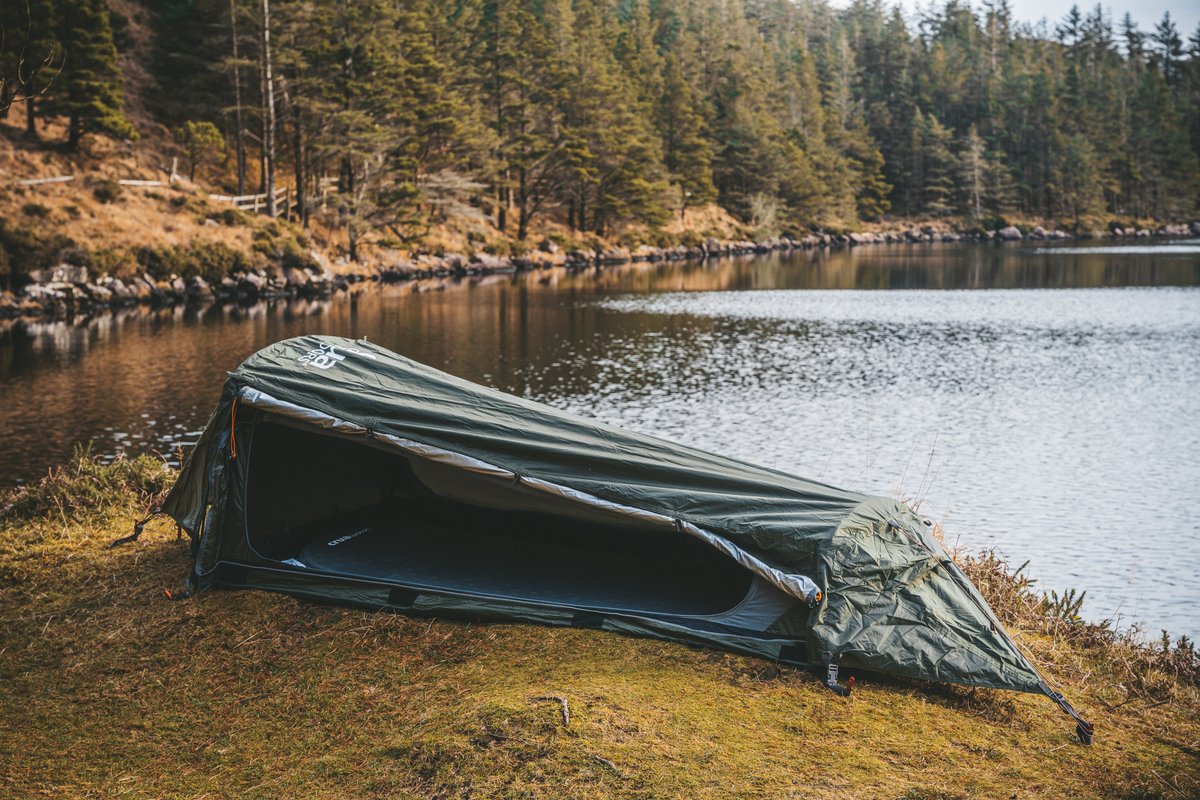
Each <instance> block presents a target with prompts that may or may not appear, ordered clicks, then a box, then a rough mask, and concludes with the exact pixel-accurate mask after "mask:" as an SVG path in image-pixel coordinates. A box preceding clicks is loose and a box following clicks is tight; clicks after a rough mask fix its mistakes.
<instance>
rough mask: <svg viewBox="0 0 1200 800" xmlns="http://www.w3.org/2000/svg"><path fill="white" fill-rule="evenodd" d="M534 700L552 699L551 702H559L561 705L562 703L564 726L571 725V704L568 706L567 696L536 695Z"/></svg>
mask: <svg viewBox="0 0 1200 800" xmlns="http://www.w3.org/2000/svg"><path fill="white" fill-rule="evenodd" d="M533 700H534V702H537V701H539V700H541V701H550V702H555V703H559V704H560V705H562V723H563V727H564V728H566V727H567V726H569V725H570V724H571V709H570V707H569V706H567V698H565V697H559V696H558V695H545V696H542V697H535V698H533Z"/></svg>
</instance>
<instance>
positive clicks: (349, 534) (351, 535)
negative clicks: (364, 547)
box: [326, 528, 371, 547]
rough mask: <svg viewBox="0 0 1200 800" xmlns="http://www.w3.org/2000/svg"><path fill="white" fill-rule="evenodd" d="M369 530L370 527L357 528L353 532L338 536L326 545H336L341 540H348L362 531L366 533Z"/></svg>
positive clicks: (359, 534)
mask: <svg viewBox="0 0 1200 800" xmlns="http://www.w3.org/2000/svg"><path fill="white" fill-rule="evenodd" d="M369 530H371V529H370V528H362V529H361V530H357V531H355V532H354V533H347V534H346V535H345V536H339V537H337V538H336V539H334V540H333V541H332V542H330V543H329V544H328V545H326V547H337V546H338V545H339V544H341V543H342V542H348V541H350V540H351V539H353V538H354V537H356V536H362V535H363V534H364V533H366V532H367V531H369Z"/></svg>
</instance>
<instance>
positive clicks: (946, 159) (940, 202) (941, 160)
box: [921, 114, 957, 217]
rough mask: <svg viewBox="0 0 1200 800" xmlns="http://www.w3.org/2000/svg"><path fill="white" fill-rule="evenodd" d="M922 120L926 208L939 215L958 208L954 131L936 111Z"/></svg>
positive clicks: (923, 189) (930, 212)
mask: <svg viewBox="0 0 1200 800" xmlns="http://www.w3.org/2000/svg"><path fill="white" fill-rule="evenodd" d="M922 121H923V127H922V130H921V143H922V162H923V164H922V172H923V176H924V182H923V184H922V187H921V189H922V191H921V195H922V207H923V210H924V211H925V212H926V213H928V214H932V215H934V216H935V217H936V216H945V215H947V214H950V213H951V212H952V211H953V210H954V186H955V180H954V177H955V172H956V169H955V167H956V166H957V165H956V163H955V162H956V159H955V157H954V153H953V151H952V149H951V145H952V142H953V133H951V131H950V130H948V129H947V128H946V127H945V126H944V125H942V123H941V122H940V121H939V120H938V118H937V117H935V116H934V115H932V114H929V115H927V116H925V117H924V118H923V120H922Z"/></svg>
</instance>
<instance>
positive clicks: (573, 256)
mask: <svg viewBox="0 0 1200 800" xmlns="http://www.w3.org/2000/svg"><path fill="white" fill-rule="evenodd" d="M593 261H595V256H594V255H593V254H592V253H589V252H588V251H586V250H572V251H571V252H569V253H567V266H569V267H582V266H587V265H588V264H591V263H592V262H593Z"/></svg>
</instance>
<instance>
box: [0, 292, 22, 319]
mask: <svg viewBox="0 0 1200 800" xmlns="http://www.w3.org/2000/svg"><path fill="white" fill-rule="evenodd" d="M20 313H21V302H20V301H19V300H17V296H16V295H15V294H13V293H12V292H0V317H15V316H17V315H18V314H20Z"/></svg>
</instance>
